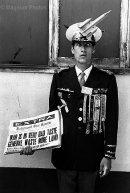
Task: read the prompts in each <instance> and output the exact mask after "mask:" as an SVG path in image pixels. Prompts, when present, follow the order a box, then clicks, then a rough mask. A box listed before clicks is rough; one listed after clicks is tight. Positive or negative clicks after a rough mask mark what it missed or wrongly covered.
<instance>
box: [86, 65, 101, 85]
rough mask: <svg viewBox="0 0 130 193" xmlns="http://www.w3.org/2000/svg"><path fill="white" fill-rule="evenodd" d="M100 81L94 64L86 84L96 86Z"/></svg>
mask: <svg viewBox="0 0 130 193" xmlns="http://www.w3.org/2000/svg"><path fill="white" fill-rule="evenodd" d="M98 82H99V77H98V76H97V69H96V68H95V67H94V66H93V68H92V70H91V72H90V74H89V77H88V79H87V81H86V82H85V85H84V86H86V87H91V88H95V87H97V84H98Z"/></svg>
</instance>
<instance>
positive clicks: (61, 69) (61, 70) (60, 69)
mask: <svg viewBox="0 0 130 193" xmlns="http://www.w3.org/2000/svg"><path fill="white" fill-rule="evenodd" d="M69 69H70V67H66V68H57V69H56V70H55V72H56V73H58V74H59V73H61V72H66V71H68V70H69Z"/></svg>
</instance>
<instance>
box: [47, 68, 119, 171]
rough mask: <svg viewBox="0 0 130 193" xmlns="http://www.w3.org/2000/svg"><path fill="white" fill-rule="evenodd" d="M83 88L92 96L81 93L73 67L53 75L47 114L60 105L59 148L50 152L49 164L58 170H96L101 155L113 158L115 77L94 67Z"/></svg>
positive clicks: (115, 135)
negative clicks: (60, 127) (61, 124)
mask: <svg viewBox="0 0 130 193" xmlns="http://www.w3.org/2000/svg"><path fill="white" fill-rule="evenodd" d="M84 86H85V87H84V88H86V87H87V88H90V90H92V93H91V94H88V93H87V94H85V93H81V87H80V84H79V82H78V78H77V75H76V71H75V67H72V68H69V69H66V70H63V71H61V72H59V73H55V74H54V76H53V80H52V84H51V90H50V98H49V111H53V110H56V109H57V106H62V105H63V107H62V108H61V112H62V116H63V135H62V145H61V147H60V148H57V149H53V150H52V163H53V165H54V166H55V167H57V168H59V169H70V170H79V171H95V170H98V169H99V166H100V161H101V159H102V158H103V157H104V156H105V157H108V158H115V149H116V142H117V127H118V93H117V84H116V79H115V76H114V75H113V74H112V73H108V72H105V71H103V70H99V69H97V68H96V67H93V68H92V70H91V72H90V75H89V77H88V79H87V81H86V83H85V85H84ZM85 96H87V99H85ZM64 105H66V106H64Z"/></svg>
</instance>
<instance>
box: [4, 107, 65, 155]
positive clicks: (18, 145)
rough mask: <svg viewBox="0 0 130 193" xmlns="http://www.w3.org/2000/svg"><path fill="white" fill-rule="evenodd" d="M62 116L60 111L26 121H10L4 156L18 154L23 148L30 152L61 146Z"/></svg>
mask: <svg viewBox="0 0 130 193" xmlns="http://www.w3.org/2000/svg"><path fill="white" fill-rule="evenodd" d="M62 131H63V128H62V115H61V113H60V110H56V111H52V112H50V113H46V114H43V115H39V116H36V117H31V118H27V119H20V120H11V121H10V125H9V135H8V138H7V142H6V146H5V150H4V154H10V153H19V152H20V151H21V150H22V149H23V147H26V146H31V147H32V150H38V149H45V148H58V147H60V146H61V135H62Z"/></svg>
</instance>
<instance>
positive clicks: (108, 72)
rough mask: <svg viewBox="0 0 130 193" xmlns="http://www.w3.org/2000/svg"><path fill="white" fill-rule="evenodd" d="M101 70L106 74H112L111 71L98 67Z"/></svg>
mask: <svg viewBox="0 0 130 193" xmlns="http://www.w3.org/2000/svg"><path fill="white" fill-rule="evenodd" d="M100 70H101V71H103V72H106V73H107V74H109V75H112V74H113V72H111V71H110V70H104V69H100Z"/></svg>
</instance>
